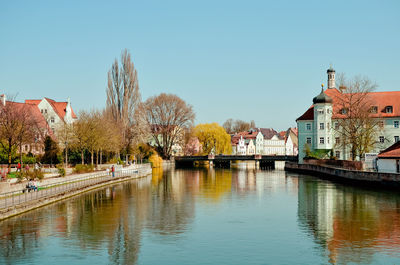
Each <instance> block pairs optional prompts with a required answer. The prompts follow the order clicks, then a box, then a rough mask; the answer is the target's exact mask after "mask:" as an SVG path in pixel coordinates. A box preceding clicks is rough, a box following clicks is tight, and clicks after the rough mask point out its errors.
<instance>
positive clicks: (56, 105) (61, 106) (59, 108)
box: [45, 98, 77, 120]
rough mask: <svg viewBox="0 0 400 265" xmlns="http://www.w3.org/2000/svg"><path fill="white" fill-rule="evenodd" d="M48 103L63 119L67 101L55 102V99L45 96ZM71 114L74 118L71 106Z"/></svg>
mask: <svg viewBox="0 0 400 265" xmlns="http://www.w3.org/2000/svg"><path fill="white" fill-rule="evenodd" d="M45 99H46V100H47V101H48V102H49V103H50V105H51V106H52V107H53V109H54V111H55V112H56V113H57V115H58V116H59V117H60V118H61V119H63V120H64V117H65V114H66V108H67V104H68V102H57V101H55V100H52V99H50V98H45ZM71 115H72V118H74V119H76V118H77V117H76V115H75V113H74V110H73V109H72V108H71Z"/></svg>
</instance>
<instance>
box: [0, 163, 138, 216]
mask: <svg viewBox="0 0 400 265" xmlns="http://www.w3.org/2000/svg"><path fill="white" fill-rule="evenodd" d="M145 171H146V169H145V168H137V169H136V168H135V169H125V170H124V169H122V170H118V171H115V176H114V177H113V176H112V173H111V172H110V173H107V172H100V173H94V174H91V175H88V176H85V177H83V178H79V179H73V180H66V181H60V182H55V183H52V184H48V185H42V186H39V190H38V191H33V190H32V191H30V192H28V191H27V190H26V191H25V192H22V190H20V191H12V192H5V193H1V194H0V209H5V208H8V207H13V206H17V205H20V204H24V203H27V202H33V201H36V200H39V199H44V198H50V197H53V196H55V195H60V194H64V193H67V192H71V191H75V190H78V189H83V188H87V187H90V186H93V185H96V184H99V183H103V182H106V181H110V180H113V179H119V178H122V177H127V176H129V177H131V176H139V175H140V174H143V173H144V172H145Z"/></svg>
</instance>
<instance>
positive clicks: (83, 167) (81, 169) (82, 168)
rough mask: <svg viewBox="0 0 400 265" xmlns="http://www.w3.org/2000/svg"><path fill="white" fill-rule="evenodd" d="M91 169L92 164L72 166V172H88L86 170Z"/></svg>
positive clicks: (91, 170)
mask: <svg viewBox="0 0 400 265" xmlns="http://www.w3.org/2000/svg"><path fill="white" fill-rule="evenodd" d="M93 171H94V166H93V165H76V166H75V168H74V172H75V173H77V174H80V173H88V172H93Z"/></svg>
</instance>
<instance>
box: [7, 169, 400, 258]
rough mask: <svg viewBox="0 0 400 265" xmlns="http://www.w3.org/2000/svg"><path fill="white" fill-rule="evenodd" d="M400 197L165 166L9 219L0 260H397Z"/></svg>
mask: <svg viewBox="0 0 400 265" xmlns="http://www.w3.org/2000/svg"><path fill="white" fill-rule="evenodd" d="M399 206H400V196H399V195H398V194H396V193H389V192H381V191H379V192H377V191H372V190H366V189H361V188H355V187H349V186H343V185H339V184H334V183H330V182H327V181H321V180H318V179H316V178H313V177H308V176H302V175H300V176H298V175H295V174H289V173H285V172H284V171H279V170H275V171H260V170H257V169H256V168H254V167H249V166H243V167H242V168H237V169H232V170H229V169H218V170H213V169H209V168H206V169H196V170H189V169H186V170H185V169H181V170H174V169H166V170H160V169H157V170H155V171H154V172H153V176H152V177H147V178H142V179H138V180H134V181H130V182H125V183H123V184H119V185H115V186H112V187H107V188H104V189H100V190H96V191H94V192H91V193H87V194H84V195H82V196H79V197H76V198H73V199H70V200H67V201H63V202H60V203H58V204H54V205H50V206H48V207H45V208H42V209H39V210H37V211H32V212H30V213H27V214H25V215H21V216H19V217H16V218H12V219H9V220H6V221H3V222H2V223H1V226H0V249H1V250H0V263H2V264H3V263H4V264H26V263H41V264H53V263H58V264H60V263H61V264H62V263H66V264H70V263H88V262H90V263H98V264H148V263H158V264H160V263H168V262H165V261H166V260H164V258H165V255H166V253H169V255H170V256H169V257H170V263H171V264H188V261H189V263H195V258H194V255H197V256H196V259H198V260H199V261H198V264H202V263H208V264H218V263H221V261H225V262H226V263H233V264H246V263H257V264H260V263H263V262H264V261H266V260H267V261H268V262H270V263H272V264H281V263H287V264H318V263H322V264H326V263H328V262H329V263H332V264H336V263H338V264H347V263H359V264H368V263H388V262H387V261H389V263H390V262H391V263H392V264H393V263H395V262H392V261H399V260H400V256H399V251H398V249H399V247H400V207H399ZM209 209H211V211H209ZM296 209H297V212H296ZM210 213H211V214H212V215H211V217H210V216H209V215H210ZM204 220H206V221H204ZM207 221H208V222H209V223H208V224H209V225H204V224H203V223H202V222H206V224H207ZM209 226H212V229H210V227H209ZM210 231H213V232H210ZM219 231H223V232H221V234H219V233H218V232H219ZM224 231H225V232H224ZM213 233H215V234H213ZM196 235H197V236H196ZM267 239H271V240H267ZM168 246H169V248H168ZM160 249H163V251H161V250H160ZM183 249H185V251H183ZM171 250H172V251H171ZM266 250H268V251H266ZM159 251H160V253H161V252H162V253H163V255H164V256H160V257H159V258H158V257H157V255H158V254H157V253H159ZM174 251H175V252H174ZM177 251H181V253H180V254H178V253H177ZM191 251H192V252H191ZM202 251H203V252H202ZM280 251H283V254H282V255H281V256H279V255H278V253H280ZM190 253H191V254H190ZM205 253H207V255H206V254H205ZM211 253H213V254H211ZM302 255H303V256H304V260H300V256H302ZM203 256H207V258H208V259H206V260H202V259H201V258H202V257H203ZM88 257H90V258H89V260H88ZM218 257H219V258H221V257H222V260H218ZM152 258H153V259H152ZM157 258H158V259H157ZM179 258H180V259H179ZM229 258H231V260H230V262H227V260H229ZM283 260H284V261H285V262H283ZM151 261H153V262H151ZM255 261H257V262H255ZM382 261H384V262H382ZM264 263H265V262H264Z"/></svg>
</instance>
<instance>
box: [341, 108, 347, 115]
mask: <svg viewBox="0 0 400 265" xmlns="http://www.w3.org/2000/svg"><path fill="white" fill-rule="evenodd" d="M348 111H349V110H348V109H347V108H343V109H341V110H340V114H343V115H345V114H347V112H348Z"/></svg>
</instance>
